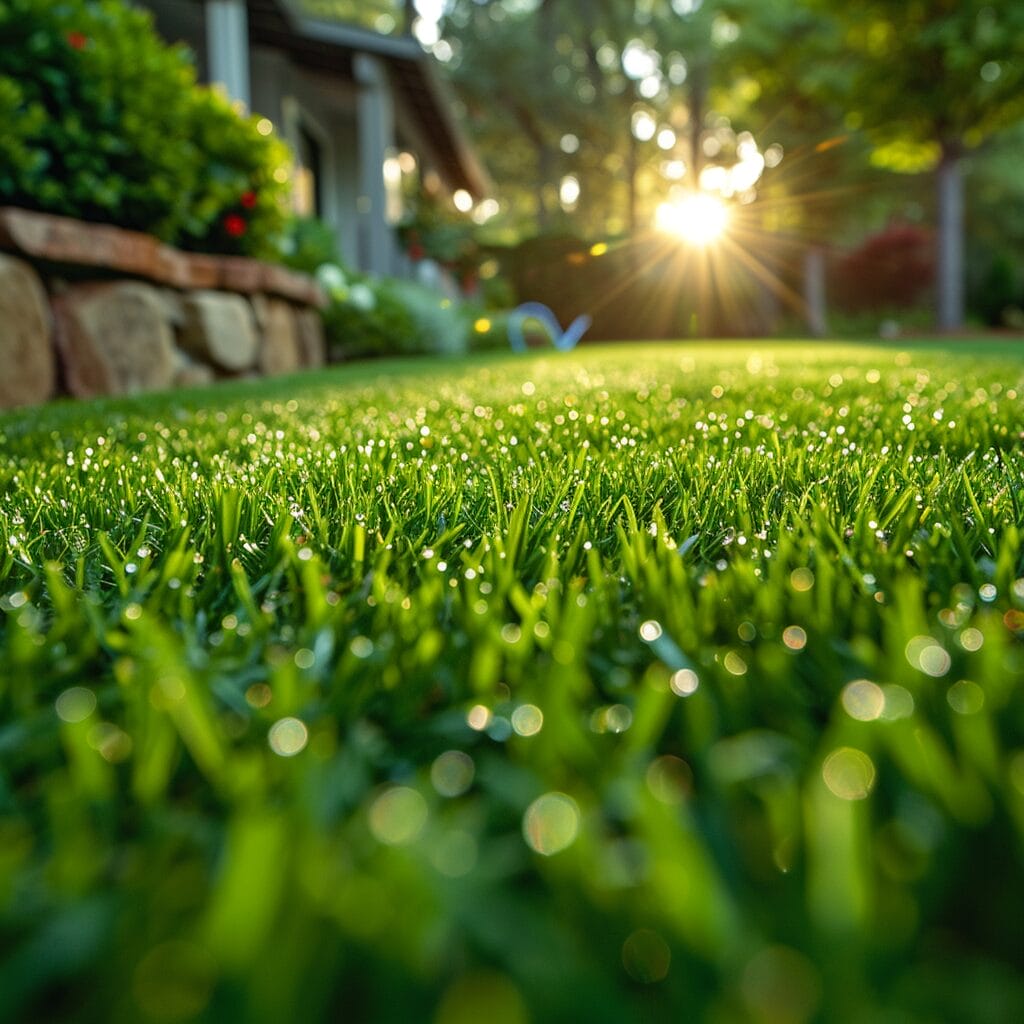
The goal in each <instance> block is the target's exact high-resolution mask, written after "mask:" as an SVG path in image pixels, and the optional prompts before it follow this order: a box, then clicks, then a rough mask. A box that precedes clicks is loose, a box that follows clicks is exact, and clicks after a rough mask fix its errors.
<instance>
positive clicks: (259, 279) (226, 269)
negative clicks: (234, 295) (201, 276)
mask: <svg viewBox="0 0 1024 1024" xmlns="http://www.w3.org/2000/svg"><path fill="white" fill-rule="evenodd" d="M263 271H264V264H262V263H260V262H259V261H258V260H250V259H245V258H244V257H242V256H222V257H221V258H220V287H221V288H225V289H227V290H228V291H229V292H244V293H245V294H247V295H251V294H252V293H253V292H258V291H259V290H260V289H261V288H262V287H263Z"/></svg>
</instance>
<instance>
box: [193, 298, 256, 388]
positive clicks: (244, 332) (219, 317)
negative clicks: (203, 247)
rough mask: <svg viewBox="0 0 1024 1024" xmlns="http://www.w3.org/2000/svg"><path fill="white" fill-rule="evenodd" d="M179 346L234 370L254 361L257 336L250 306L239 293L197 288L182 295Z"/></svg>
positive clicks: (220, 367) (226, 368) (243, 368)
mask: <svg viewBox="0 0 1024 1024" xmlns="http://www.w3.org/2000/svg"><path fill="white" fill-rule="evenodd" d="M184 305H185V325H184V327H183V328H182V331H181V335H180V341H181V346H182V348H183V349H185V351H186V352H188V353H189V354H190V355H193V356H196V357H197V358H198V359H200V360H201V361H202V362H205V363H211V364H213V365H214V366H216V367H218V368H219V369H221V370H227V371H229V372H231V373H237V372H238V371H240V370H247V369H249V368H250V367H251V366H253V365H254V364H255V362H256V356H257V353H258V351H259V347H260V346H259V336H258V335H257V333H256V322H255V318H254V317H253V311H252V307H251V306H250V305H249V303H248V302H247V301H246V300H245V299H244V298H243V297H242V296H241V295H231V294H228V293H227V292H214V291H197V292H192V293H191V294H189V295H186V296H185V302H184Z"/></svg>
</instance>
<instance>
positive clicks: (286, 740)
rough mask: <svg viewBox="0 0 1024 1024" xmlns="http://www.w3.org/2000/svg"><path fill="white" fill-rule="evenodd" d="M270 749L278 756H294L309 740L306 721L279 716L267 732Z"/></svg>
mask: <svg viewBox="0 0 1024 1024" xmlns="http://www.w3.org/2000/svg"><path fill="white" fill-rule="evenodd" d="M267 742H268V743H269V744H270V749H271V750H272V751H273V752H274V753H275V754H277V755H279V756H280V757H294V756H295V755H296V754H298V753H300V752H301V751H302V750H303V748H304V747H305V746H306V744H307V743H308V742H309V730H308V729H307V728H306V723H305V722H302V721H301V720H300V719H298V718H279V719H278V720H277V721H276V722H275V723H274V724H273V725H272V726H271V727H270V732H269V733H268V734H267Z"/></svg>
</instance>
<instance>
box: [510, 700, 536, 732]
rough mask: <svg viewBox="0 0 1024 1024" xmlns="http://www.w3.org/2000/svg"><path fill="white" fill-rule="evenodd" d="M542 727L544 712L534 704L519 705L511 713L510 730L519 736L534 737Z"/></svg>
mask: <svg viewBox="0 0 1024 1024" xmlns="http://www.w3.org/2000/svg"><path fill="white" fill-rule="evenodd" d="M543 725H544V712H543V711H541V709H540V708H539V707H537V705H536V704H520V705H519V707H517V708H516V709H515V711H513V712H512V728H513V729H515V731H516V732H517V733H518V734H519V735H520V736H536V735H537V733H539V732H540V730H541V728H542V727H543Z"/></svg>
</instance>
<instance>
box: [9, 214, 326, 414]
mask: <svg viewBox="0 0 1024 1024" xmlns="http://www.w3.org/2000/svg"><path fill="white" fill-rule="evenodd" d="M0 250H4V251H0V408H11V407H13V406H18V405H31V404H34V403H37V402H44V401H46V400H47V399H49V398H52V397H54V396H55V395H58V394H70V395H73V396H76V397H81V398H92V397H96V396H98V395H118V394H128V393H132V392H137V391H148V390H157V389H164V388H171V387H194V386H197V385H201V384H206V383H209V382H210V381H212V380H214V379H216V378H222V377H240V376H263V375H267V376H269V375H272V374H280V373H291V372H293V371H295V370H299V369H301V368H303V367H313V366H321V365H323V363H324V360H325V348H324V338H323V331H322V327H321V321H320V314H319V312H318V310H317V307H319V306H322V305H323V303H324V301H325V300H324V296H323V293H322V292H321V291H320V289H319V288H318V287H317V285H316V284H315V282H314V281H313V280H312V279H310V278H309V277H306V276H305V275H302V274H296V273H294V272H292V271H289V270H286V269H284V268H283V267H277V266H273V265H271V264H267V263H260V262H258V261H256V260H248V259H240V258H236V257H226V256H206V255H197V254H191V253H184V252H180V251H178V250H176V249H172V248H170V247H169V246H166V245H161V244H160V243H159V242H157V241H156V239H154V238H151V237H149V236H148V235H142V234H139V233H138V232H133V231H124V230H121V229H119V228H113V227H108V226H106V225H96V224H86V223H83V222H82V221H76V220H72V219H70V218H67V217H54V216H51V215H49V214H40V213H32V212H29V211H25V210H17V209H12V208H3V209H0Z"/></svg>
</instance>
